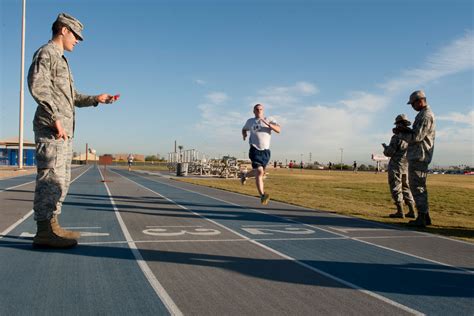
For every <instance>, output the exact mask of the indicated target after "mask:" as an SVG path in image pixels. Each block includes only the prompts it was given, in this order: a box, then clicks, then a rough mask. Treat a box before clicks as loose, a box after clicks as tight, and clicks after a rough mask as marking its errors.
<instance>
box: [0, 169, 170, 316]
mask: <svg viewBox="0 0 474 316" xmlns="http://www.w3.org/2000/svg"><path fill="white" fill-rule="evenodd" d="M100 180H101V178H100V176H99V174H98V172H97V169H94V168H93V169H90V170H89V171H88V172H87V173H86V174H84V175H83V176H82V177H80V178H79V179H78V180H77V181H75V182H74V183H73V184H72V185H71V188H70V191H69V195H68V197H67V199H66V201H65V203H64V206H63V213H64V216H62V222H63V223H74V225H79V226H81V227H83V228H82V229H81V231H89V232H91V233H101V232H107V233H109V234H110V236H105V237H104V236H97V237H82V238H81V242H94V241H101V242H104V241H123V240H124V239H125V238H124V236H123V234H122V231H121V229H120V226H119V223H118V222H117V218H116V216H115V214H114V210H113V208H112V205H111V203H110V201H109V197H108V194H107V192H106V189H105V187H104V185H103V183H101V182H100ZM34 225H35V224H34V221H33V218H32V217H30V218H29V219H28V220H27V221H25V222H23V223H22V224H21V225H19V226H18V227H16V228H15V230H14V231H12V232H10V233H9V236H12V237H9V236H6V237H4V238H3V239H0V262H1V265H2V269H0V280H1V286H0V315H53V314H54V315H166V314H168V311H167V309H166V308H165V306H164V305H163V303H162V302H161V301H160V300H159V299H157V296H156V294H155V292H154V291H153V289H152V288H151V286H150V284H149V283H148V281H147V280H146V278H145V276H144V275H143V272H142V271H141V270H140V268H139V266H138V264H137V262H136V261H135V258H134V256H133V254H132V252H131V250H130V249H129V248H128V245H127V244H124V243H121V244H112V245H109V246H101V245H81V246H80V247H77V248H75V249H70V250H48V251H45V250H33V249H32V248H31V240H30V239H26V240H25V239H23V240H22V239H18V238H17V237H16V236H20V235H21V234H22V233H24V232H31V233H33V232H35V231H36V229H35V226H34ZM86 227H88V228H86ZM13 236H15V237H13ZM6 267H8V269H7V268H6Z"/></svg>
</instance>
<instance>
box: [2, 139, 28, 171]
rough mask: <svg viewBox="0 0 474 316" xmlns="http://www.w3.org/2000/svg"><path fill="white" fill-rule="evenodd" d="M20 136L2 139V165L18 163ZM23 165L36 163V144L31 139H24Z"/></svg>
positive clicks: (15, 164)
mask: <svg viewBox="0 0 474 316" xmlns="http://www.w3.org/2000/svg"><path fill="white" fill-rule="evenodd" d="M19 147H20V146H19V140H18V137H10V138H7V139H2V140H0V165H7V166H17V165H18V150H19ZM23 165H24V166H35V165H36V145H35V143H34V142H32V141H30V140H26V139H23Z"/></svg>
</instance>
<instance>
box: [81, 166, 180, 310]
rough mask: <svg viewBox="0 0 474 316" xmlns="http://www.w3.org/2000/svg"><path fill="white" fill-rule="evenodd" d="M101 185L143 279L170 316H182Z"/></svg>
mask: <svg viewBox="0 0 474 316" xmlns="http://www.w3.org/2000/svg"><path fill="white" fill-rule="evenodd" d="M98 170H99V173H100V176H101V177H102V179H104V177H103V175H102V172H101V171H100V168H98ZM103 183H104V186H105V189H106V190H107V194H108V195H109V200H110V203H111V204H112V207H113V209H114V212H115V216H116V217H117V220H118V222H119V224H120V228H121V229H122V232H123V235H124V236H125V239H126V240H127V244H128V247H129V248H130V250H131V251H132V253H133V256H134V257H135V260H136V261H137V264H138V266H139V267H140V269H141V270H142V272H143V274H144V275H145V278H146V279H147V280H148V282H149V283H150V285H151V287H152V288H153V290H154V291H155V293H156V294H157V295H158V297H159V298H160V299H161V301H162V302H163V304H164V305H165V307H166V308H167V309H168V311H169V312H170V314H171V315H177V316H182V315H183V313H182V312H181V311H180V310H179V308H178V306H177V305H176V304H175V302H174V301H173V300H172V299H171V297H170V296H169V294H168V293H167V292H166V290H165V288H164V287H163V286H162V285H161V283H160V282H159V281H158V279H157V278H156V277H155V275H154V274H153V271H151V269H150V267H149V266H148V264H147V263H146V261H145V260H144V259H143V257H142V255H141V253H140V251H139V250H138V247H137V245H136V244H135V242H134V241H133V239H132V236H131V235H130V232H129V231H128V229H127V226H126V225H125V222H124V221H123V219H122V216H121V215H120V212H119V209H118V208H117V205H116V204H115V201H114V199H113V198H112V194H111V193H110V190H109V186H108V185H107V182H103ZM81 244H82V243H81Z"/></svg>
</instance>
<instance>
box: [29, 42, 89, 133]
mask: <svg viewBox="0 0 474 316" xmlns="http://www.w3.org/2000/svg"><path fill="white" fill-rule="evenodd" d="M28 87H29V89H30V93H31V95H32V96H33V98H34V99H35V101H36V103H38V107H37V108H36V113H35V117H34V119H33V130H34V132H35V141H36V142H48V141H53V140H54V135H55V134H56V129H55V128H54V121H56V120H60V121H61V125H62V127H63V128H64V130H65V131H66V133H67V134H68V136H69V137H73V133H74V118H75V117H74V107H75V106H77V107H84V106H97V105H98V102H97V101H96V99H95V97H94V96H88V95H83V94H80V93H78V92H77V91H76V89H75V88H74V79H73V77H72V74H71V71H70V69H69V64H68V61H67V59H66V57H64V55H63V51H62V49H61V48H60V47H58V46H57V45H56V44H54V43H53V42H52V41H49V42H48V43H47V44H46V45H43V46H42V47H40V48H39V49H38V50H37V51H36V52H35V54H34V56H33V62H32V63H31V66H30V69H29V71H28Z"/></svg>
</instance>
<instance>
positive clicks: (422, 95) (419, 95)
mask: <svg viewBox="0 0 474 316" xmlns="http://www.w3.org/2000/svg"><path fill="white" fill-rule="evenodd" d="M419 99H426V95H425V93H424V92H423V90H416V91H415V92H413V93H412V94H410V100H408V102H407V104H413V102H415V101H417V100H419Z"/></svg>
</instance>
